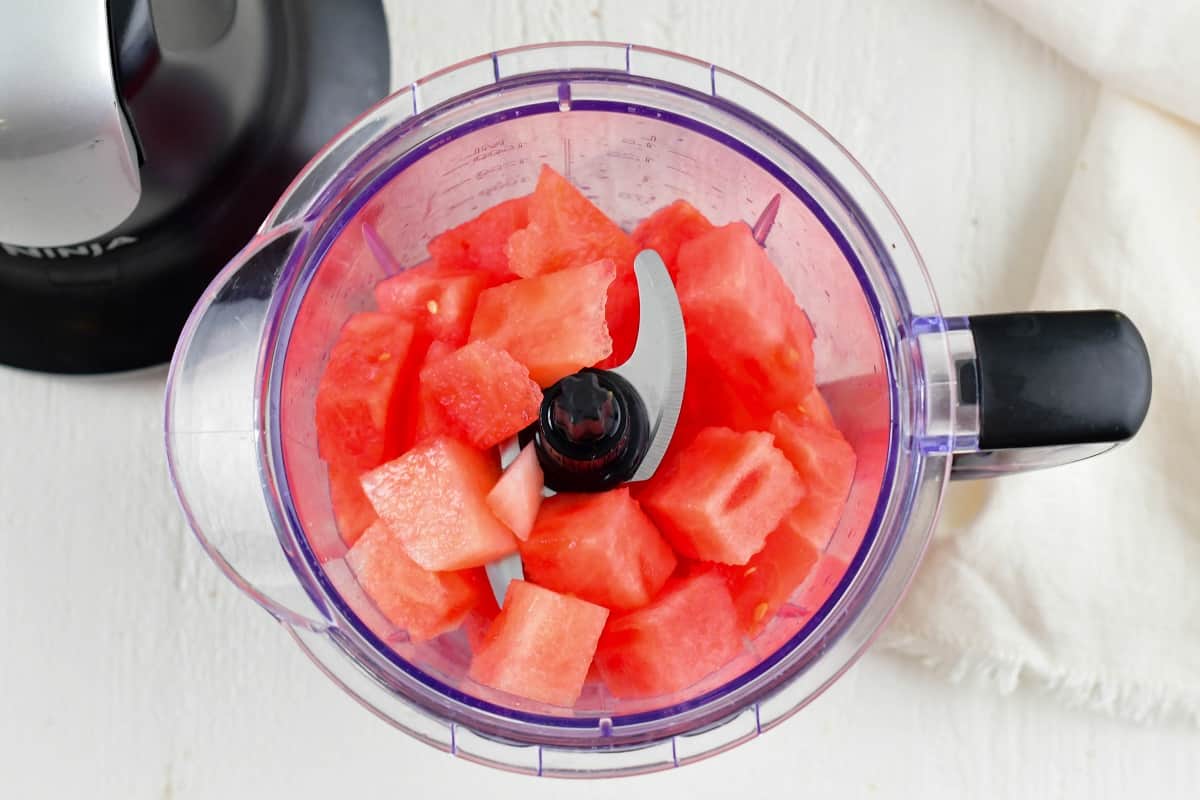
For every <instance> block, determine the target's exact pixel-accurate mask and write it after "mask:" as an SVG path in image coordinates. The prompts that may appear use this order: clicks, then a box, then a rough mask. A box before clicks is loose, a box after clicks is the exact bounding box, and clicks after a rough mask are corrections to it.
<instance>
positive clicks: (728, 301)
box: [676, 222, 813, 418]
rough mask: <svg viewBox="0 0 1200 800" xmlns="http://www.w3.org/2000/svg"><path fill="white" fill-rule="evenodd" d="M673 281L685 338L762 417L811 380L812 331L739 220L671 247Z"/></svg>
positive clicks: (799, 394) (797, 398) (799, 395)
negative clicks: (673, 252) (675, 271)
mask: <svg viewBox="0 0 1200 800" xmlns="http://www.w3.org/2000/svg"><path fill="white" fill-rule="evenodd" d="M677 264H678V279H677V285H676V288H677V290H678V293H679V304H680V306H681V307H682V308H683V318H684V323H685V325H686V327H687V332H688V340H689V345H690V344H691V343H692V342H695V343H696V346H698V347H700V348H702V349H703V350H705V352H706V353H707V354H708V356H709V358H711V359H712V361H713V362H714V363H715V364H716V366H717V367H718V368H719V369H720V370H721V373H722V375H723V376H724V378H725V380H726V381H728V382H729V383H730V384H731V385H732V386H733V387H734V388H735V389H736V390H737V391H738V393H739V394H740V395H741V396H742V397H743V398H745V399H746V401H747V402H748V403H755V404H756V405H757V408H753V409H752V410H755V411H756V412H757V413H760V414H761V415H762V416H763V417H764V418H765V417H766V416H768V415H769V414H770V412H771V411H774V410H777V409H782V408H790V407H794V406H796V405H797V404H798V403H800V402H801V401H802V400H803V399H804V397H805V396H806V395H807V394H808V393H809V392H810V391H811V390H812V388H813V351H812V340H813V331H812V327H811V325H810V324H809V322H808V317H807V316H806V315H805V313H804V312H803V311H802V310H801V309H800V307H799V306H798V305H796V301H795V297H794V296H793V294H792V292H791V290H790V289H789V288H788V286H787V284H786V283H784V281H783V278H782V277H781V276H780V274H779V272H778V271H777V270H776V269H775V267H774V265H772V264H771V261H770V260H769V259H768V258H767V254H766V253H765V252H764V251H763V249H762V248H761V247H759V245H758V243H757V242H756V241H754V237H753V235H752V234H751V233H750V229H749V228H748V227H747V226H746V225H745V224H743V223H740V222H738V223H733V224H731V225H726V226H724V227H721V228H714V229H713V230H712V231H710V232H709V233H706V234H704V235H703V236H700V237H699V238H696V239H692V240H691V241H688V242H685V243H684V244H683V245H682V246H681V247H680V248H679V256H678V262H677Z"/></svg>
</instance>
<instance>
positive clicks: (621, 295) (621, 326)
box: [596, 270, 642, 369]
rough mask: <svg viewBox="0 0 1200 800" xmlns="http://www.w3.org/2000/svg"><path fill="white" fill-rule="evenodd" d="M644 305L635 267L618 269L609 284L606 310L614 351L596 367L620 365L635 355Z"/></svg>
mask: <svg viewBox="0 0 1200 800" xmlns="http://www.w3.org/2000/svg"><path fill="white" fill-rule="evenodd" d="M641 309H642V307H641V303H640V302H639V299H638V286H637V275H636V274H634V272H633V270H625V271H620V272H618V273H617V277H616V279H615V280H614V281H613V282H612V285H611V286H609V287H608V302H607V305H606V306H605V310H604V318H605V320H606V321H607V323H608V333H609V335H610V336H611V337H612V354H611V355H610V356H609V357H608V358H606V359H604V360H603V361H601V362H599V363H598V364H596V366H597V367H599V368H600V369H611V368H613V367H619V366H621V365H622V364H624V363H625V362H626V361H628V360H629V357H630V356H631V355H633V348H634V347H636V346H637V335H638V327H639V323H640V322H641V313H642V311H641Z"/></svg>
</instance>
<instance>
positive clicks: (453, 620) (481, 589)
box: [346, 520, 494, 641]
mask: <svg viewBox="0 0 1200 800" xmlns="http://www.w3.org/2000/svg"><path fill="white" fill-rule="evenodd" d="M346 564H347V565H348V566H349V567H350V570H351V571H352V572H353V573H354V577H355V578H357V579H358V583H359V585H360V586H361V587H362V589H363V591H364V592H365V593H366V594H367V596H368V597H370V598H371V601H372V602H373V603H374V604H375V607H376V608H378V609H379V611H380V612H381V613H382V614H383V615H384V616H385V617H387V618H388V620H390V621H391V622H392V624H393V625H395V626H396V627H398V628H402V629H404V630H406V631H408V635H409V638H410V639H413V640H414V641H424V640H425V639H432V638H433V637H434V636H438V635H439V634H442V633H445V632H446V631H450V630H454V629H455V628H457V627H458V626H459V624H460V623H461V622H462V621H463V618H464V617H466V615H467V612H468V611H470V610H471V609H472V608H474V607H475V606H476V605H477V604H478V603H480V602H481V601H484V600H485V599H486V597H488V596H490V595H491V589H490V588H489V587H488V582H487V576H486V575H485V574H484V572H483V570H482V569H474V570H464V571H462V572H431V571H429V570H427V569H422V568H421V567H420V566H419V565H418V564H417V563H416V562H415V561H413V560H412V559H411V558H409V557H408V554H407V553H406V552H405V550H404V546H403V544H401V542H400V539H399V538H398V537H396V536H395V535H394V534H393V533H392V531H391V530H390V529H389V528H388V526H387V525H386V524H384V523H383V521H382V520H378V521H376V522H375V523H374V524H373V525H371V527H369V528H368V529H367V531H366V532H365V533H364V534H363V535H362V538H360V539H359V540H358V542H357V543H356V544H355V545H354V547H352V548H351V549H350V552H349V553H347V554H346ZM493 602H494V601H493Z"/></svg>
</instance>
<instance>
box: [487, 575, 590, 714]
mask: <svg viewBox="0 0 1200 800" xmlns="http://www.w3.org/2000/svg"><path fill="white" fill-rule="evenodd" d="M607 619H608V609H606V608H603V607H601V606H597V605H593V604H592V603H589V602H587V601H585V600H580V599H579V598H576V597H571V596H569V595H565V594H558V593H557V592H552V591H550V590H549V589H545V588H543V587H541V586H536V585H534V584H532V583H528V582H526V581H513V582H512V583H510V584H509V586H508V592H507V593H506V594H505V597H504V608H503V609H502V610H501V611H500V616H498V617H496V620H495V622H493V623H492V625H491V627H490V628H488V631H487V634H485V636H484V640H483V642H482V643H481V644H480V647H479V649H478V651H477V652H476V654H475V658H474V659H472V660H471V669H470V672H469V674H470V676H471V678H472V679H473V680H475V681H477V682H479V683H482V684H484V685H485V686H491V687H492V688H493V689H499V690H501V691H504V692H508V693H510V694H515V695H518V696H519V697H525V698H528V699H530V700H537V701H540V702H543V703H550V704H552V705H557V706H570V705H572V704H574V702H575V701H576V700H577V699H579V693H580V692H581V691H582V690H583V683H584V681H585V680H586V678H587V673H588V666H589V665H590V664H591V663H592V656H593V655H594V654H595V652H596V642H597V641H598V640H599V639H600V632H601V631H602V630H603V629H604V622H605V620H607Z"/></svg>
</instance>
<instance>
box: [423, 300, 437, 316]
mask: <svg viewBox="0 0 1200 800" xmlns="http://www.w3.org/2000/svg"><path fill="white" fill-rule="evenodd" d="M425 308H427V309H429V313H430V314H436V313H437V312H438V303H437V300H430V301H429V302H428V303H426V304H425Z"/></svg>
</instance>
